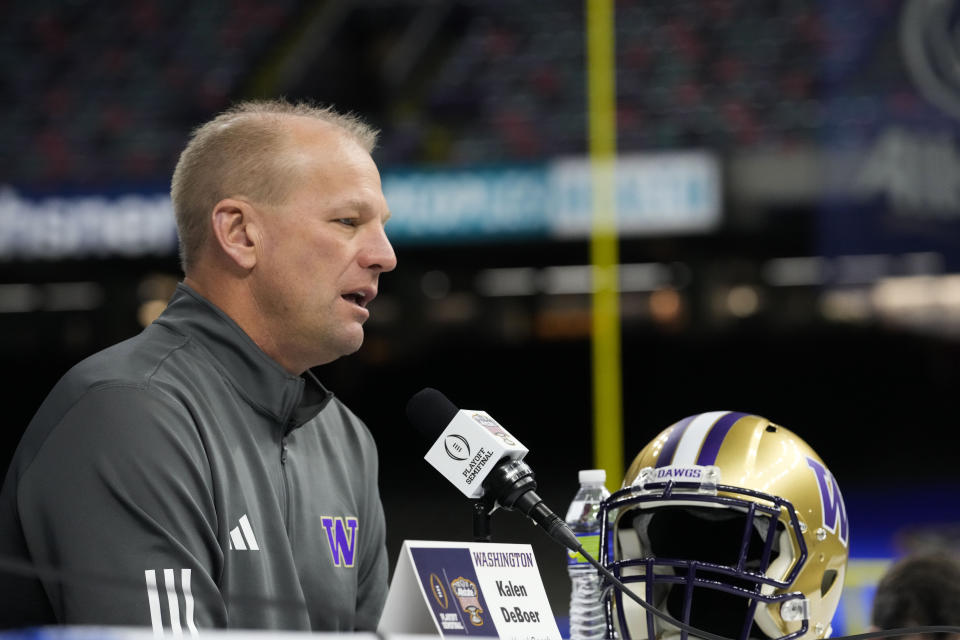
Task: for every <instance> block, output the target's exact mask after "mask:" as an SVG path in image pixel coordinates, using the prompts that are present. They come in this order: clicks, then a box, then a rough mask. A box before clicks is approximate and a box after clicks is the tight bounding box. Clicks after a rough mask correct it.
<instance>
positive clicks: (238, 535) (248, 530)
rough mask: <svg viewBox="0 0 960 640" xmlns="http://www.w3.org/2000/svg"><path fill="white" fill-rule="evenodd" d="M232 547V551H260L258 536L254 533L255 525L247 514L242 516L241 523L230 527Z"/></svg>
mask: <svg viewBox="0 0 960 640" xmlns="http://www.w3.org/2000/svg"><path fill="white" fill-rule="evenodd" d="M230 549H231V550H232V551H248V550H249V551H260V545H258V544H257V537H256V536H255V535H253V527H251V526H250V519H249V518H247V514H243V515H242V516H240V524H239V525H238V526H236V527H234V528H233V529H230Z"/></svg>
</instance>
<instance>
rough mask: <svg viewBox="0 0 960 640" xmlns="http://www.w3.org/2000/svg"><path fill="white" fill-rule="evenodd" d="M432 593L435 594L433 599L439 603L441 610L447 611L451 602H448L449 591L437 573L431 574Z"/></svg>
mask: <svg viewBox="0 0 960 640" xmlns="http://www.w3.org/2000/svg"><path fill="white" fill-rule="evenodd" d="M430 593H432V594H433V599H434V600H436V601H437V604H438V605H440V608H441V609H446V608H447V607H448V606H449V604H450V602H449V601H448V600H447V590H446V589H444V588H443V583H442V582H440V577H439V576H438V575H437V574H435V573H431V574H430Z"/></svg>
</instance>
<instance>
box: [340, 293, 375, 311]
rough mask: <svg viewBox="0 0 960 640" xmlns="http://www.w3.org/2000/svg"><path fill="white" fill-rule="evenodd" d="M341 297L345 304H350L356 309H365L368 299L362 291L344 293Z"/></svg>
mask: <svg viewBox="0 0 960 640" xmlns="http://www.w3.org/2000/svg"><path fill="white" fill-rule="evenodd" d="M341 297H342V298H343V299H344V300H346V301H347V302H352V303H353V304H355V305H357V306H358V307H364V308H366V306H367V301H368V299H369V298H368V296H367V294H365V293H364V292H363V291H354V292H352V293H345V294H343V295H342V296H341Z"/></svg>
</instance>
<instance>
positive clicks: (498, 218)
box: [383, 151, 722, 243]
mask: <svg viewBox="0 0 960 640" xmlns="http://www.w3.org/2000/svg"><path fill="white" fill-rule="evenodd" d="M591 184H592V177H591V167H590V162H589V161H588V160H587V159H586V158H560V159H557V160H554V161H552V162H548V163H544V164H539V165H525V166H515V167H494V168H489V169H479V170H478V169H462V170H460V169H457V170H451V169H443V170H434V171H424V170H411V171H401V172H392V173H386V174H385V175H384V177H383V190H384V193H385V194H386V197H387V202H388V203H389V204H390V210H391V211H392V212H393V218H392V219H391V221H390V226H389V228H388V231H389V234H390V237H391V239H393V240H394V241H397V242H405V241H412V242H427V243H442V242H445V241H465V240H466V241H478V242H483V241H490V240H495V239H498V238H502V237H504V236H519V237H523V236H527V237H531V238H543V239H549V238H585V237H587V236H589V234H590V229H591V221H592V203H593V198H592V190H591V189H592V187H591ZM615 185H616V187H615V188H616V213H617V220H618V231H619V232H620V233H621V234H623V235H653V234H674V233H703V232H708V231H711V230H713V229H714V228H716V227H717V226H718V225H719V224H720V221H721V213H722V211H721V207H722V203H721V192H722V188H721V177H720V165H719V162H718V161H717V160H716V159H715V158H714V157H713V156H712V155H710V154H707V153H702V152H693V151H691V152H665V153H651V154H625V155H621V156H620V157H619V158H618V159H617V164H616V180H615Z"/></svg>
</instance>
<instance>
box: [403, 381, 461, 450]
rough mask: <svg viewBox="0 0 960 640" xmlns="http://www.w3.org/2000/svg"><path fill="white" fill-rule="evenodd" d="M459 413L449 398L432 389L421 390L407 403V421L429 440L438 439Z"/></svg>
mask: <svg viewBox="0 0 960 640" xmlns="http://www.w3.org/2000/svg"><path fill="white" fill-rule="evenodd" d="M457 411H459V409H457V407H456V405H455V404H453V403H452V402H450V399H449V398H447V396H445V395H443V394H442V393H440V392H439V391H437V390H436V389H433V388H431V387H427V388H425V389H421V390H420V391H418V392H417V393H415V394H413V397H412V398H410V401H409V402H407V419H408V420H409V421H410V422H411V423H412V424H413V426H414V427H416V429H417V431H419V432H420V433H421V434H423V435H424V436H426V438H427V439H428V440H433V439H436V438H437V437H438V436H439V435H440V434H441V433H442V432H443V430H444V429H446V428H447V425H448V424H450V421H451V420H453V417H454V416H455V415H457Z"/></svg>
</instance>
